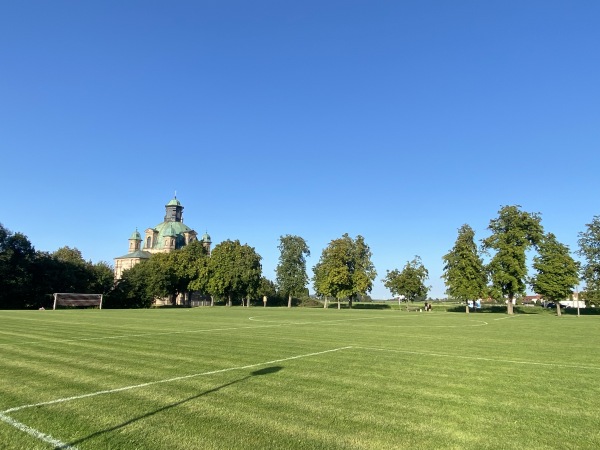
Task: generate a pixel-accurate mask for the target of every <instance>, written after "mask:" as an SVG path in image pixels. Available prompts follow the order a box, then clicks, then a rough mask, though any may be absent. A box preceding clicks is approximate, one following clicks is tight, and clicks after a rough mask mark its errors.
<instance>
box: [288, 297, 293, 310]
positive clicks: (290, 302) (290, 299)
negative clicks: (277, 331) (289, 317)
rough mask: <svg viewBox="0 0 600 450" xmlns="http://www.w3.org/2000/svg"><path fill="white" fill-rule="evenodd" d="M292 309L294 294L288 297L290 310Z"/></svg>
mask: <svg viewBox="0 0 600 450" xmlns="http://www.w3.org/2000/svg"><path fill="white" fill-rule="evenodd" d="M291 307H292V294H290V295H288V308H291Z"/></svg>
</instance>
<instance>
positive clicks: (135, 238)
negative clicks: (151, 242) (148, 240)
mask: <svg viewBox="0 0 600 450" xmlns="http://www.w3.org/2000/svg"><path fill="white" fill-rule="evenodd" d="M141 247H142V235H141V234H140V233H139V232H138V230H137V228H136V230H135V231H134V232H133V233H132V234H131V236H129V253H133V252H137V251H138V250H140V249H141Z"/></svg>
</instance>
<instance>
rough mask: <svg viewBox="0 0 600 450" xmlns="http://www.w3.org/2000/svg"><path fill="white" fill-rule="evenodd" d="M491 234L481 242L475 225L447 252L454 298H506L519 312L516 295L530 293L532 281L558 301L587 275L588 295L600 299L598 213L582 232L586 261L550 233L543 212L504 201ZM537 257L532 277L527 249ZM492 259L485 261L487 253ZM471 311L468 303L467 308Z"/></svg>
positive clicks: (446, 264)
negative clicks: (530, 210)
mask: <svg viewBox="0 0 600 450" xmlns="http://www.w3.org/2000/svg"><path fill="white" fill-rule="evenodd" d="M488 229H489V230H490V231H491V235H490V236H489V237H487V238H485V239H483V240H482V241H481V249H478V246H477V244H476V243H475V239H474V238H475V232H474V231H473V229H472V228H471V227H470V226H469V225H463V226H462V227H461V228H460V229H459V230H458V237H457V239H456V242H455V244H454V247H453V248H452V249H451V250H450V251H449V252H448V253H447V254H446V255H444V257H443V260H444V274H443V276H442V278H444V281H445V283H446V286H447V293H448V295H449V296H450V297H452V298H455V299H458V300H462V301H467V300H470V299H476V298H481V297H490V298H493V299H496V300H506V304H507V312H508V313H509V314H512V313H513V299H514V298H515V296H517V295H522V294H525V289H526V287H527V285H528V284H529V285H530V286H531V287H532V289H533V291H534V292H535V293H537V294H540V295H541V296H542V297H544V298H545V299H546V300H549V301H554V302H555V303H556V308H557V313H558V314H559V315H560V304H559V301H561V300H565V299H567V298H569V296H570V295H572V293H573V291H574V289H575V287H576V286H577V285H578V284H579V283H580V276H579V275H580V270H581V269H583V270H582V271H581V280H582V281H583V282H584V283H585V292H584V295H585V297H586V299H587V300H594V301H597V300H599V299H600V216H596V217H594V219H593V221H592V222H591V223H590V224H587V225H586V230H585V231H584V232H581V233H579V241H578V243H579V250H578V253H579V255H580V256H582V258H583V260H584V263H583V266H582V267H581V264H580V263H579V262H578V261H575V259H574V258H573V257H572V256H571V253H570V250H569V248H568V246H566V245H564V244H562V243H560V242H559V241H558V240H557V238H556V236H555V235H554V234H553V233H545V232H544V229H543V227H542V224H541V217H540V215H539V214H537V213H528V212H525V211H522V210H521V209H520V206H518V205H513V206H503V207H502V208H501V209H500V210H499V211H498V217H497V218H495V219H492V220H491V221H490V224H489V226H488ZM529 250H536V251H537V254H536V255H535V256H534V257H533V264H532V266H533V268H534V269H535V274H534V275H533V276H531V277H528V270H527V269H528V268H527V252H528V251H529ZM482 255H485V256H490V257H491V259H490V260H489V262H488V263H487V264H484V262H483V257H482ZM467 311H468V308H467Z"/></svg>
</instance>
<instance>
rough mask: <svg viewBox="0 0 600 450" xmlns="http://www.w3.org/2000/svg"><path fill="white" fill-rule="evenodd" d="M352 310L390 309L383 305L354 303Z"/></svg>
mask: <svg viewBox="0 0 600 450" xmlns="http://www.w3.org/2000/svg"><path fill="white" fill-rule="evenodd" d="M352 309H391V307H390V305H385V304H383V303H354V304H353V305H352Z"/></svg>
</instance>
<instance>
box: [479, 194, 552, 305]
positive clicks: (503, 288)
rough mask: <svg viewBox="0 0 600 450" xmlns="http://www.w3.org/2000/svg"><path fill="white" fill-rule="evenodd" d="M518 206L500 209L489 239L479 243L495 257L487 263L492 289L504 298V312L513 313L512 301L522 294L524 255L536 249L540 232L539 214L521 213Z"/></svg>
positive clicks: (492, 222) (524, 276) (524, 281)
mask: <svg viewBox="0 0 600 450" xmlns="http://www.w3.org/2000/svg"><path fill="white" fill-rule="evenodd" d="M520 208H521V207H520V206H519V205H513V206H503V207H502V208H501V209H500V210H499V211H498V217H497V218H496V219H492V220H491V221H490V224H489V226H488V229H489V230H490V231H491V232H492V234H491V236H489V237H487V238H486V239H484V240H483V248H484V250H485V251H489V250H494V251H495V254H494V255H493V257H492V260H491V261H490V263H489V264H488V271H489V273H490V277H491V280H492V287H493V288H495V289H496V290H497V291H499V292H500V293H501V294H502V296H503V297H506V298H507V312H508V314H512V313H513V303H512V302H513V299H514V298H515V295H516V294H524V293H525V287H526V284H525V283H526V277H527V261H526V252H527V250H528V249H529V248H531V247H535V246H537V244H538V243H539V242H540V240H541V239H542V236H543V233H544V230H543V228H542V225H541V218H540V215H539V214H537V213H528V212H525V211H521V209H520Z"/></svg>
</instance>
